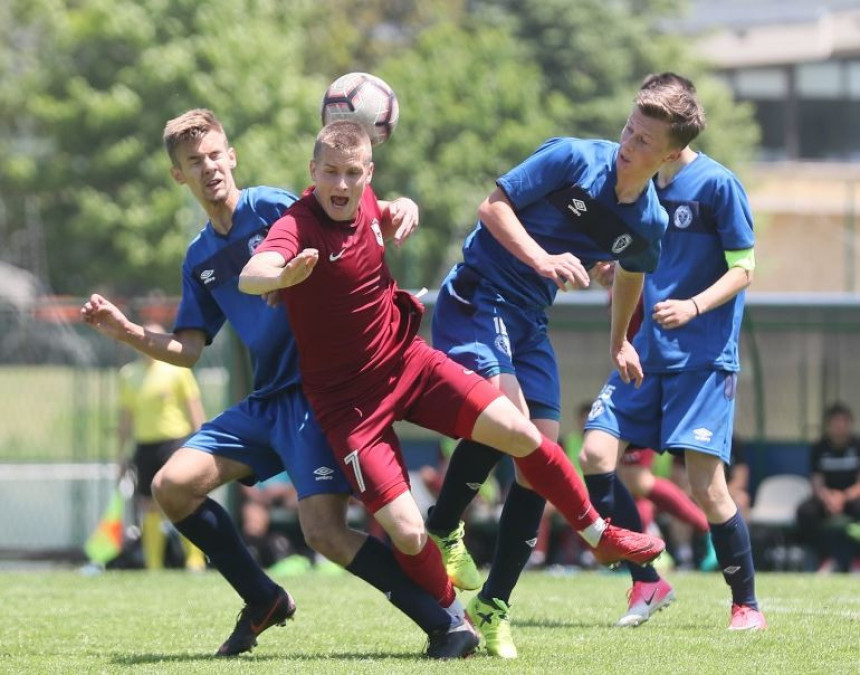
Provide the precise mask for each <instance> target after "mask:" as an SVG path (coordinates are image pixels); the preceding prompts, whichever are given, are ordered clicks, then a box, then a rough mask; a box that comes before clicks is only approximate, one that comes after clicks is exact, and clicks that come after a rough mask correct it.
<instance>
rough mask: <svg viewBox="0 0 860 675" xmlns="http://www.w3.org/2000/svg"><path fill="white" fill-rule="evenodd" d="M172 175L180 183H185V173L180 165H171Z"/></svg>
mask: <svg viewBox="0 0 860 675" xmlns="http://www.w3.org/2000/svg"><path fill="white" fill-rule="evenodd" d="M170 175H171V176H173V180H174V181H176V182H177V183H178V184H179V185H185V175H184V174H183V173H182V169H180V168H179V167H178V166H171V167H170Z"/></svg>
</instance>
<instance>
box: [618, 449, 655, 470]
mask: <svg viewBox="0 0 860 675" xmlns="http://www.w3.org/2000/svg"><path fill="white" fill-rule="evenodd" d="M656 456H657V453H656V452H654V451H653V450H652V449H651V448H641V447H639V446H638V445H629V446H627V450H625V451H624V454H623V455H621V463H622V464H623V465H624V466H641V467H642V468H643V469H650V468H651V465H652V464H654V458H655V457H656Z"/></svg>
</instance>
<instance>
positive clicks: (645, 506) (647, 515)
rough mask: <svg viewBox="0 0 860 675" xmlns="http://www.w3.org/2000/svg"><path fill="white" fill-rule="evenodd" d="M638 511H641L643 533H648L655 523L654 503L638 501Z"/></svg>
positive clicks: (648, 500)
mask: <svg viewBox="0 0 860 675" xmlns="http://www.w3.org/2000/svg"><path fill="white" fill-rule="evenodd" d="M636 510H637V511H639V519H640V520H641V521H642V531H643V532H647V531H648V528H649V527H651V523H653V522H654V502H652V501H651V500H650V499H637V500H636Z"/></svg>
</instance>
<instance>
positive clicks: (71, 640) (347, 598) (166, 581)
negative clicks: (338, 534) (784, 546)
mask: <svg viewBox="0 0 860 675" xmlns="http://www.w3.org/2000/svg"><path fill="white" fill-rule="evenodd" d="M670 579H671V581H672V582H673V583H674V584H675V586H676V589H677V592H678V595H679V598H680V599H679V602H678V603H676V604H675V605H673V606H672V607H670V608H669V609H667V610H665V611H663V612H662V613H660V614H659V615H658V616H657V617H655V618H654V619H653V620H652V621H651V622H650V623H648V624H646V625H644V626H642V627H640V628H636V629H618V628H612V627H611V623H612V622H613V621H614V620H615V619H616V618H617V617H618V616H619V614H620V612H621V611H622V610H623V608H624V606H625V596H624V594H625V589H626V587H627V582H626V579H625V578H624V577H623V576H621V575H610V574H600V573H583V574H577V575H573V576H564V577H553V576H550V575H548V574H545V573H528V574H526V575H525V577H524V578H523V580H522V582H521V583H520V586H519V587H518V588H517V590H516V593H515V595H514V598H513V629H514V635H515V637H516V640H517V644H518V647H519V651H520V658H519V660H517V661H516V662H503V661H499V660H496V659H491V658H489V657H486V656H479V657H476V658H473V659H470V660H468V661H458V662H449V663H438V662H429V661H426V660H424V659H422V658H420V656H419V654H420V652H421V650H422V648H423V646H424V637H423V634H422V633H421V632H420V631H419V630H418V629H417V628H415V627H414V626H413V625H412V624H410V623H409V622H408V621H407V620H406V619H405V618H404V617H402V616H401V615H400V614H399V613H397V612H396V611H395V610H394V609H393V608H391V607H390V606H388V605H387V603H386V602H385V601H384V599H383V598H382V596H381V595H380V594H379V593H377V592H375V591H373V590H372V589H370V588H369V587H367V586H365V585H364V584H362V583H361V582H359V581H357V580H356V579H354V578H352V577H350V576H349V575H342V576H334V577H332V576H324V575H321V574H317V573H308V574H305V575H303V576H299V577H291V578H287V579H281V580H280V581H281V582H282V583H283V584H284V585H285V586H286V587H287V588H288V589H289V590H290V591H291V592H292V593H293V595H294V596H295V598H296V601H297V603H298V607H299V610H298V613H297V614H296V620H295V621H291V622H289V625H288V626H287V628H285V629H284V628H273V629H271V630H270V631H268V632H267V633H265V634H264V635H263V636H262V637H261V639H260V644H259V646H258V647H257V649H255V650H254V652H253V653H252V654H249V655H248V654H246V655H244V656H242V657H240V658H238V659H233V660H226V661H225V660H215V659H213V658H212V657H211V656H210V654H211V653H212V652H213V651H214V650H215V649H216V648H217V646H218V645H219V644H220V643H221V641H222V640H223V639H224V638H225V637H226V636H227V634H228V633H229V632H230V630H231V629H232V625H233V621H234V618H235V615H236V613H237V611H238V609H239V608H240V607H239V605H240V603H239V601H238V599H237V596H236V595H235V594H234V593H233V592H232V591H231V590H230V589H229V588H228V586H227V585H226V583H225V582H223V581H222V580H221V579H220V577H219V576H218V575H217V574H216V573H214V572H209V573H206V574H205V575H191V574H186V573H183V572H161V573H146V572H112V573H107V574H103V575H100V576H96V577H83V576H81V575H79V574H77V573H75V572H43V571H39V572H3V573H0V598H2V601H3V604H2V607H3V621H2V622H0V673H64V674H65V673H252V672H253V673H273V672H279V673H281V672H283V673H287V672H302V673H380V674H386V675H387V674H389V673H400V672H410V673H412V672H414V673H438V672H452V673H454V672H456V673H601V674H603V673H607V674H608V673H620V674H623V675H627V674H631V675H632V674H636V673H644V674H649V675H651V674H653V673H666V674H668V673H720V674H730V673H780V674H789V673H803V674H807V673H856V672H857V670H858V663H860V661H858V658H860V657H858V654H860V646H859V645H860V592H858V579H857V577H850V576H844V575H842V576H831V577H816V576H811V575H806V576H801V575H775V574H769V575H768V574H762V575H760V577H759V581H758V589H759V597H760V599H761V600H762V602H763V605H764V609H765V612H766V614H767V618H768V620H769V622H770V628H769V630H767V631H766V632H763V633H730V632H728V631H727V630H726V625H727V622H728V617H729V608H728V591H727V588H726V587H725V585H724V584H723V582H722V579H721V578H720V577H719V575H702V574H686V575H673V576H671V577H670Z"/></svg>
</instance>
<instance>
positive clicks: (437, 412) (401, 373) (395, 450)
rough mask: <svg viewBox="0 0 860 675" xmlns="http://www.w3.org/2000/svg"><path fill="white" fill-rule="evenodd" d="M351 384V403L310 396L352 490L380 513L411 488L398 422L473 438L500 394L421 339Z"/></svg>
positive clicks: (487, 383) (373, 509) (373, 510)
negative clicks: (384, 372) (383, 368)
mask: <svg viewBox="0 0 860 675" xmlns="http://www.w3.org/2000/svg"><path fill="white" fill-rule="evenodd" d="M359 379H360V381H358V382H354V383H353V384H354V385H356V387H355V388H356V391H357V392H361V393H360V394H358V393H357V394H356V396H355V397H354V398H353V400H352V401H351V403H350V404H349V405H338V406H337V407H331V406H329V407H326V405H325V400H324V398H320V399H319V400H315V398H314V397H313V396H309V398H310V401H311V405H312V406H313V408H314V412H315V413H316V417H317V421H318V422H319V425H320V428H321V429H322V430H323V432H324V433H325V435H326V438H327V439H328V441H329V444H330V445H331V447H332V450H333V451H334V454H335V457H337V459H338V461H339V462H340V463H341V468H342V469H343V470H344V473H345V474H346V476H347V478H348V479H349V481H350V483H352V486H353V489H354V490H355V493H356V494H357V495H358V497H359V498H360V499H361V501H362V502H364V504H365V505H366V506H367V508H368V509H369V510H370V511H371V512H372V513H375V512H376V511H378V510H379V509H380V508H382V507H383V506H385V505H386V504H388V503H389V502H391V501H392V500H393V499H395V498H396V497H399V496H400V495H401V494H403V493H404V492H406V491H407V490H408V489H409V476H408V472H407V470H406V463H405V462H404V460H403V455H402V453H401V449H400V442H399V440H398V439H397V436H396V434H395V433H394V429H393V424H394V422H396V421H399V420H408V421H409V422H413V423H414V424H417V425H419V426H422V427H424V428H425V429H430V430H432V431H437V432H439V433H441V434H444V435H446V436H451V437H453V438H462V437H469V436H470V435H471V433H472V430H473V428H474V426H475V421H476V420H477V419H478V416H479V415H480V414H481V413H482V412H483V411H484V409H485V408H486V407H487V406H488V405H489V404H490V403H492V402H493V401H495V400H496V399H497V398H499V397H500V396H503V394H502V393H501V392H500V391H499V390H498V389H496V388H495V387H494V386H493V385H491V384H490V383H489V382H487V381H486V380H485V379H484V378H482V377H481V376H480V375H477V374H475V373H474V372H472V371H471V370H467V369H465V368H463V366H461V365H459V364H457V363H455V362H454V361H452V360H451V359H449V358H448V357H447V356H446V355H445V354H443V353H442V352H440V351H438V350H436V349H433V348H432V347H430V346H429V345H427V343H426V342H424V340H422V339H420V338H416V339H415V340H414V341H413V342H412V344H411V345H410V346H409V347H408V348H407V350H406V352H405V354H404V355H403V359H402V362H401V364H400V367H399V368H398V369H397V370H396V372H394V373H392V374H391V375H390V376H388V378H386V379H385V381H383V382H379V381H373V382H367V383H366V386H362V385H363V384H365V383H364V382H363V379H364V378H359Z"/></svg>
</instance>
